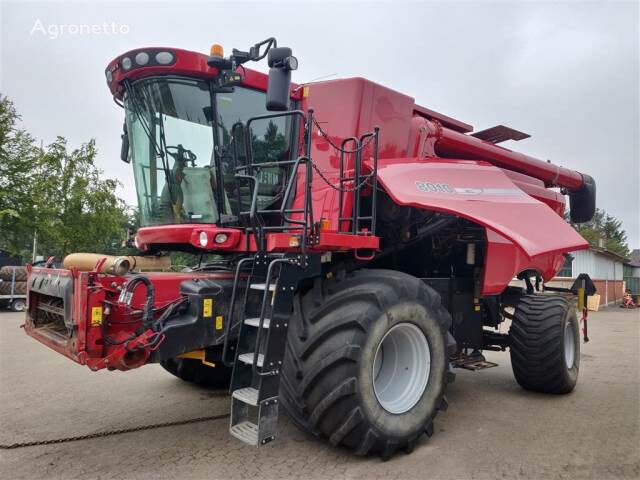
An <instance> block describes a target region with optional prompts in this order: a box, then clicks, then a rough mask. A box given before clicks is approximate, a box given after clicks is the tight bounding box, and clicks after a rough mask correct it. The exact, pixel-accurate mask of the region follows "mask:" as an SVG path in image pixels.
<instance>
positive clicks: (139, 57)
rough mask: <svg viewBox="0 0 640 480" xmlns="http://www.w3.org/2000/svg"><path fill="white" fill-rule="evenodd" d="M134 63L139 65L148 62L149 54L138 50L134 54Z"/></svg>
mask: <svg viewBox="0 0 640 480" xmlns="http://www.w3.org/2000/svg"><path fill="white" fill-rule="evenodd" d="M135 60H136V63H137V64H138V65H140V66H143V65H146V64H147V63H149V54H148V53H147V52H138V53H137V54H136V56H135Z"/></svg>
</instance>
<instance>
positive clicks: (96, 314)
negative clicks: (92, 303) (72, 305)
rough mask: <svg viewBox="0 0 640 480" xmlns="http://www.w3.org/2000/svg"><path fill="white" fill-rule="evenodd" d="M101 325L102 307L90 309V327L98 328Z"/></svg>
mask: <svg viewBox="0 0 640 480" xmlns="http://www.w3.org/2000/svg"><path fill="white" fill-rule="evenodd" d="M100 325H102V307H91V326H92V327H99V326H100Z"/></svg>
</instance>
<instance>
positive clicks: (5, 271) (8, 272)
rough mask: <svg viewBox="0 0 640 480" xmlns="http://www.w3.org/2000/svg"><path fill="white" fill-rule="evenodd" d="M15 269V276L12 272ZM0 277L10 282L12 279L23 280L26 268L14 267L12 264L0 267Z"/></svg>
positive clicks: (25, 275)
mask: <svg viewBox="0 0 640 480" xmlns="http://www.w3.org/2000/svg"><path fill="white" fill-rule="evenodd" d="M14 271H15V278H13V277H14V274H13V272H14ZM0 278H1V279H2V280H5V281H7V282H10V281H11V280H12V279H14V280H15V281H16V282H24V281H26V280H27V268H26V267H14V266H10V265H7V266H4V267H2V268H0Z"/></svg>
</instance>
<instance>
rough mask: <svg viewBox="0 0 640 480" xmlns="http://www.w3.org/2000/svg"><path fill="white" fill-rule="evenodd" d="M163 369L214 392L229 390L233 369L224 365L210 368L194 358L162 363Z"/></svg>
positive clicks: (175, 359) (176, 359)
mask: <svg viewBox="0 0 640 480" xmlns="http://www.w3.org/2000/svg"><path fill="white" fill-rule="evenodd" d="M160 365H162V368H164V369H165V370H166V371H167V372H169V373H171V374H172V375H175V376H176V377H178V378H179V379H181V380H184V381H185V382H189V383H195V384H196V385H198V386H200V387H204V388H210V389H213V390H223V389H228V388H229V385H231V371H232V369H231V368H229V367H226V366H225V365H223V364H220V365H216V366H215V367H210V366H208V365H205V364H204V363H202V362H201V361H200V360H196V359H192V358H171V359H168V360H163V361H162V362H160Z"/></svg>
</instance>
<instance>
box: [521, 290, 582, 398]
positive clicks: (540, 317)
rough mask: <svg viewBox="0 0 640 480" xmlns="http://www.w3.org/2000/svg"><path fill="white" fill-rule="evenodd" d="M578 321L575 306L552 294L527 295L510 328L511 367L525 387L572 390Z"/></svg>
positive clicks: (577, 365)
mask: <svg viewBox="0 0 640 480" xmlns="http://www.w3.org/2000/svg"><path fill="white" fill-rule="evenodd" d="M579 332H580V324H579V322H578V319H577V317H576V311H575V309H574V308H573V307H572V306H571V305H570V304H569V302H567V300H565V299H564V298H562V297H558V296H555V295H526V296H523V297H522V298H521V299H520V301H519V302H518V304H517V305H516V308H515V313H514V318H513V321H512V324H511V329H510V330H509V336H510V347H511V348H510V351H511V366H512V368H513V373H514V375H515V377H516V381H517V382H518V383H519V384H520V386H522V388H525V389H527V390H532V391H535V392H543V393H554V394H563V393H569V392H571V391H572V390H573V389H574V387H575V386H576V382H577V381H578V371H579V369H580V334H579Z"/></svg>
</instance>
